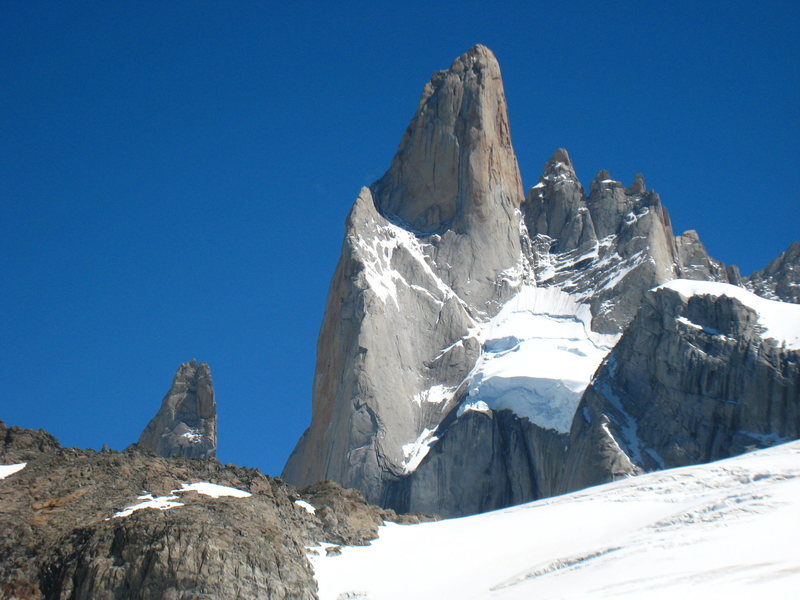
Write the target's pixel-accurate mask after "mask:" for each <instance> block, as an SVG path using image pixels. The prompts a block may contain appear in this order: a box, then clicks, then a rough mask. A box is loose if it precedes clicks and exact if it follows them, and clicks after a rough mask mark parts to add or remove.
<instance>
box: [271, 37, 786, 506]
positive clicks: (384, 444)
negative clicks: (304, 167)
mask: <svg viewBox="0 0 800 600" xmlns="http://www.w3.org/2000/svg"><path fill="white" fill-rule="evenodd" d="M510 131H511V129H510V125H509V121H508V115H507V109H506V101H505V96H504V92H503V83H502V79H501V76H500V67H499V65H498V63H497V60H496V59H495V57H494V55H493V54H492V52H491V51H490V50H489V49H487V48H486V47H484V46H480V45H478V46H475V47H473V48H471V49H470V50H469V51H468V52H466V53H465V54H463V55H462V56H460V57H458V58H457V59H456V60H455V61H454V62H453V63H452V65H451V66H450V68H449V69H447V70H445V71H439V72H437V73H434V75H433V76H432V77H431V80H430V82H429V83H428V84H427V85H426V86H425V88H424V90H423V92H422V95H421V98H420V101H419V104H418V107H417V110H416V113H415V115H414V117H413V118H412V120H411V122H410V124H409V126H408V128H407V130H406V132H405V134H404V135H403V138H402V140H401V142H400V146H399V148H398V150H397V154H396V155H395V157H394V159H393V161H392V163H391V165H390V167H389V170H388V171H387V172H386V174H385V175H384V176H383V177H382V178H381V179H380V180H378V181H377V182H375V183H374V184H372V185H371V186H370V187H365V188H363V189H362V190H361V192H360V193H359V195H358V198H357V199H356V201H355V204H354V205H353V208H352V210H351V212H350V215H349V216H348V218H347V223H346V228H345V239H344V243H343V246H342V253H341V257H340V259H339V263H338V265H337V267H336V271H335V273H334V275H333V279H332V281H331V286H330V290H329V293H328V299H327V304H326V310H325V316H324V319H323V324H322V328H321V331H320V335H319V341H318V345H317V364H316V373H315V377H314V386H313V394H312V418H311V423H310V426H309V427H308V429H307V430H306V432H305V433H304V434H303V436H302V437H301V438H300V440H299V441H298V443H297V446H296V448H295V450H294V452H293V453H292V455H291V456H290V458H289V460H288V462H287V464H286V466H285V468H284V472H283V475H284V477H285V478H286V479H287V480H288V481H291V482H293V483H295V484H297V485H300V486H304V485H309V484H311V483H313V482H314V481H317V480H321V479H333V480H336V481H339V482H340V483H342V484H343V485H346V486H348V487H354V488H357V489H359V490H361V491H362V492H363V493H364V494H365V496H366V498H367V499H368V500H369V501H370V502H374V503H376V504H379V505H382V506H387V507H392V508H395V509H397V510H399V511H409V510H410V511H422V512H433V513H438V514H442V515H446V516H454V515H465V514H471V513H475V512H480V511H485V510H490V509H494V508H499V507H503V506H508V505H511V504H516V503H520V502H525V501H528V500H533V499H537V498H542V497H546V496H549V495H552V494H555V493H558V492H560V491H564V490H569V489H575V488H577V487H581V486H584V485H590V484H591V483H598V482H601V481H608V480H610V479H613V478H614V477H617V476H621V475H624V474H632V473H638V472H641V471H643V470H652V469H656V468H663V467H664V466H672V465H683V464H689V463H692V462H700V461H705V460H710V459H712V458H720V457H723V456H732V455H734V454H736V453H738V452H741V451H742V450H743V449H744V448H751V447H762V446H767V445H770V444H772V443H775V442H776V441H777V440H781V439H791V438H792V437H796V436H797V435H798V434H799V433H800V432H799V431H798V427H797V422H796V418H797V417H796V415H797V411H798V406H800V391H799V390H800V385H798V370H797V364H798V362H800V351H799V350H798V348H797V347H795V346H794V345H792V344H791V343H789V345H788V346H787V345H786V343H785V340H784V341H783V342H782V341H781V340H780V339H778V340H776V339H775V338H770V337H769V336H765V335H762V334H763V327H762V326H761V325H760V324H759V323H758V315H756V314H754V313H753V312H752V311H750V310H749V309H748V308H747V306H741V305H740V304H741V303H739V304H737V302H738V301H737V300H734V301H732V302H730V301H728V300H725V299H724V298H726V297H728V296H726V294H728V295H731V294H732V295H733V296H736V294H735V293H734V292H730V290H734V291H735V290H741V291H744V290H743V287H742V286H746V287H747V288H748V289H750V290H752V291H753V292H755V293H756V294H760V295H761V296H763V297H765V298H769V299H771V300H775V301H783V302H784V303H785V302H797V300H798V297H797V294H796V290H798V289H800V270H799V269H798V268H797V265H798V262H797V261H798V257H800V253H798V249H800V244H797V243H795V244H793V245H792V246H791V247H790V248H789V249H788V250H787V251H786V252H785V253H784V254H782V255H781V256H780V257H779V258H778V259H776V260H775V261H773V262H772V263H770V265H769V266H768V267H766V268H765V269H764V270H762V271H758V272H756V273H754V274H753V275H752V276H750V277H748V278H744V279H743V278H742V277H741V275H740V274H739V271H738V269H737V268H736V267H735V266H726V265H724V264H722V263H721V262H720V261H718V260H715V259H713V258H712V257H710V256H709V255H708V252H707V251H706V249H705V247H704V245H703V243H702V242H701V241H700V237H699V235H698V234H697V232H696V231H693V230H690V231H686V232H684V233H683V234H680V235H676V234H675V232H673V230H672V224H671V220H670V217H669V213H668V211H667V209H666V208H665V206H664V204H663V203H662V201H661V198H660V196H659V195H658V194H657V193H656V192H655V191H653V190H652V189H648V188H647V186H646V183H645V179H644V177H643V176H642V175H637V176H636V177H635V179H634V181H633V182H632V183H631V185H629V186H625V185H623V184H622V183H621V182H619V181H617V180H615V179H614V178H613V177H612V175H611V174H610V173H609V172H608V171H605V170H601V171H600V172H598V174H597V175H596V177H595V178H594V179H593V180H592V182H591V183H590V185H589V186H588V190H587V189H586V188H584V186H583V185H582V183H581V182H580V181H579V180H578V178H577V176H576V174H575V169H574V167H573V165H572V162H571V160H570V157H569V154H568V153H567V151H566V150H564V149H559V150H556V152H555V153H554V154H553V155H552V157H551V158H550V159H549V160H548V161H547V162H546V163H545V165H544V169H543V172H542V174H541V176H540V177H539V180H538V183H537V184H536V185H534V186H533V187H531V188H530V189H529V190H528V192H527V194H524V192H523V190H522V186H521V183H520V181H521V178H520V173H519V168H518V166H517V160H516V156H515V154H514V150H513V146H512V143H511V134H510ZM675 280H691V281H701V282H708V283H709V284H718V285H723V286H726V289H727V290H729V292H723V293H721V294H712V295H713V296H714V298H715V299H709V300H703V299H702V297H703V296H705V295H708V294H707V293H706V291H705V290H699V291H697V293H696V294H694V295H695V296H698V297H697V298H692V299H685V301H681V302H678V301H677V300H676V299H675V298H676V297H677V296H675V294H673V293H672V292H669V291H663V292H656V293H654V292H651V291H650V290H652V289H654V288H655V287H656V286H660V285H663V284H667V283H669V282H671V281H675ZM720 296H721V297H720ZM780 303H781V302H776V304H780ZM745 304H746V303H745ZM756 312H757V311H756ZM687 323H688V325H687ZM789 324H790V325H793V326H794V327H795V329H798V328H800V317H798V316H797V315H796V314H794V313H793V314H792V315H790V316H789ZM779 337H780V336H779ZM782 343H783V346H781V344H782ZM604 382H610V383H608V385H606V383H604ZM612 384H613V385H612ZM610 389H613V390H616V391H615V392H614V394H611V393H610V392H608V391H607V390H610Z"/></svg>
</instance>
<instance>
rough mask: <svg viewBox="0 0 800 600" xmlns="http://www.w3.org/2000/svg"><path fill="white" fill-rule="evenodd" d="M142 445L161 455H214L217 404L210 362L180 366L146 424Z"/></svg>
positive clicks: (196, 456)
mask: <svg viewBox="0 0 800 600" xmlns="http://www.w3.org/2000/svg"><path fill="white" fill-rule="evenodd" d="M138 445H139V447H140V448H146V449H148V450H151V451H153V452H155V453H156V454H157V455H159V456H164V457H171V456H185V457H189V458H209V457H213V456H214V455H215V454H216V451H217V404H216V402H215V400H214V384H213V382H212V381H211V369H210V367H209V366H208V363H205V362H201V363H198V362H197V361H196V360H194V359H192V360H191V361H189V362H188V363H183V364H182V365H181V366H180V367H178V372H177V373H175V378H174V379H173V380H172V386H171V387H170V389H169V391H168V392H167V394H166V396H164V399H163V400H162V402H161V408H160V409H159V411H158V412H157V413H156V415H155V416H154V417H153V418H152V420H151V421H150V422H149V423H148V424H147V427H145V429H144V431H143V432H142V435H141V437H140V438H139V444H138Z"/></svg>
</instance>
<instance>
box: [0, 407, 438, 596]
mask: <svg viewBox="0 0 800 600" xmlns="http://www.w3.org/2000/svg"><path fill="white" fill-rule="evenodd" d="M0 465H10V466H2V467H0V506H2V510H1V511H0V532H2V535H0V598H1V599H2V600H40V599H66V598H70V599H73V600H118V599H122V598H124V599H126V600H152V599H157V598H169V599H172V600H190V599H196V598H203V599H209V600H229V599H230V598H253V599H254V598H276V599H292V600H313V599H315V598H316V597H317V596H316V590H317V585H316V582H315V580H314V577H313V571H312V568H311V564H310V562H309V560H308V556H309V553H312V552H323V551H324V550H322V548H331V549H335V548H337V547H338V545H339V544H350V545H353V544H365V543H367V542H368V541H369V540H371V539H373V538H375V537H376V536H377V531H378V526H379V525H381V524H382V523H383V522H384V520H387V519H391V520H393V521H399V522H404V523H406V522H419V520H420V518H424V517H413V516H412V517H403V518H400V517H398V516H397V515H396V514H394V513H393V512H392V511H388V510H385V509H381V508H378V507H375V506H370V505H368V504H366V503H365V502H364V498H363V496H361V494H360V493H358V492H357V491H355V490H344V489H342V488H341V487H340V486H338V485H337V484H335V483H333V482H327V483H324V484H317V485H316V486H314V487H313V488H311V489H309V490H308V491H307V492H306V491H298V490H297V489H296V488H293V487H292V486H289V485H287V484H286V483H284V482H283V481H281V480H280V479H276V478H271V477H267V476H265V475H262V474H261V473H260V472H259V471H257V470H255V469H247V468H240V467H234V466H233V465H225V466H223V465H221V464H220V463H219V462H217V461H216V460H215V459H213V458H205V459H189V458H185V457H173V458H163V457H160V456H156V455H154V454H153V453H151V452H148V451H145V450H143V449H141V448H140V447H137V446H136V445H132V446H131V447H130V448H128V449H127V450H126V451H124V452H118V451H103V452H96V451H93V450H80V449H77V448H62V447H61V446H60V445H59V443H58V442H57V441H56V439H55V438H53V437H52V436H51V435H49V434H47V433H45V432H43V431H32V430H29V429H22V428H19V427H7V426H6V425H5V424H4V423H3V422H2V421H0ZM314 547H315V548H317V549H316V550H314V549H309V548H314Z"/></svg>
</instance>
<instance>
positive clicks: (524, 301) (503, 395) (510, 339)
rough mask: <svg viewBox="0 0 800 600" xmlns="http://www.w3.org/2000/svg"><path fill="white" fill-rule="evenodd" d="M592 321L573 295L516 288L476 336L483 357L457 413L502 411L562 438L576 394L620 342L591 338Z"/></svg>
mask: <svg viewBox="0 0 800 600" xmlns="http://www.w3.org/2000/svg"><path fill="white" fill-rule="evenodd" d="M591 322H592V314H591V312H590V310H589V305H588V304H582V303H579V302H577V301H576V299H575V297H574V296H572V295H570V294H567V293H565V292H563V291H561V290H559V289H558V288H555V287H533V286H523V287H522V289H521V290H520V291H519V293H518V294H517V295H516V296H514V297H513V298H512V299H511V300H510V301H509V302H508V303H506V305H505V306H504V307H503V308H502V310H501V311H500V312H499V313H498V314H497V315H496V316H495V317H494V318H492V319H491V320H490V321H489V322H488V323H486V324H484V325H483V326H481V328H480V331H479V332H478V333H477V334H476V335H477V337H478V338H479V339H480V340H481V342H482V344H483V354H482V356H481V358H480V359H479V361H478V364H477V365H476V366H475V368H474V369H473V371H472V373H471V374H470V377H469V379H470V381H469V396H468V398H467V399H466V401H465V402H464V404H462V406H461V407H460V409H459V410H460V413H463V412H464V411H467V410H486V409H493V410H503V409H509V410H512V411H514V412H515V413H516V414H517V415H519V416H521V417H527V418H528V419H529V420H530V421H531V422H533V423H536V424H537V425H540V426H541V427H544V428H547V429H555V430H557V431H560V432H562V433H567V432H569V428H570V426H571V424H572V417H573V416H574V414H575V410H576V409H577V407H578V403H579V402H580V399H581V394H583V391H584V390H585V389H586V386H588V385H589V381H591V378H592V375H594V372H595V371H596V370H597V367H598V366H599V365H600V363H601V362H602V360H603V358H605V356H606V354H608V353H609V351H610V350H611V349H612V348H613V347H614V344H616V342H617V340H618V339H619V336H615V335H602V334H599V333H595V332H593V331H592V330H591Z"/></svg>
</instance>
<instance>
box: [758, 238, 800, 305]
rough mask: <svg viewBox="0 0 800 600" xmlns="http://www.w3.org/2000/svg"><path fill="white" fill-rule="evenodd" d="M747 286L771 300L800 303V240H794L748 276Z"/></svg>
mask: <svg viewBox="0 0 800 600" xmlns="http://www.w3.org/2000/svg"><path fill="white" fill-rule="evenodd" d="M745 287H747V289H749V290H750V291H752V292H754V293H756V294H758V295H759V296H763V297H764V298H769V299H770V300H782V301H783V302H794V303H795V304H800V242H792V244H791V245H790V246H789V247H788V248H787V249H786V250H784V251H783V252H782V253H781V254H780V256H778V257H777V258H776V259H775V260H773V261H772V262H770V263H769V264H768V265H767V266H766V267H764V268H763V269H761V270H760V271H756V272H754V273H753V274H752V275H750V276H749V277H747V278H746V279H745Z"/></svg>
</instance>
